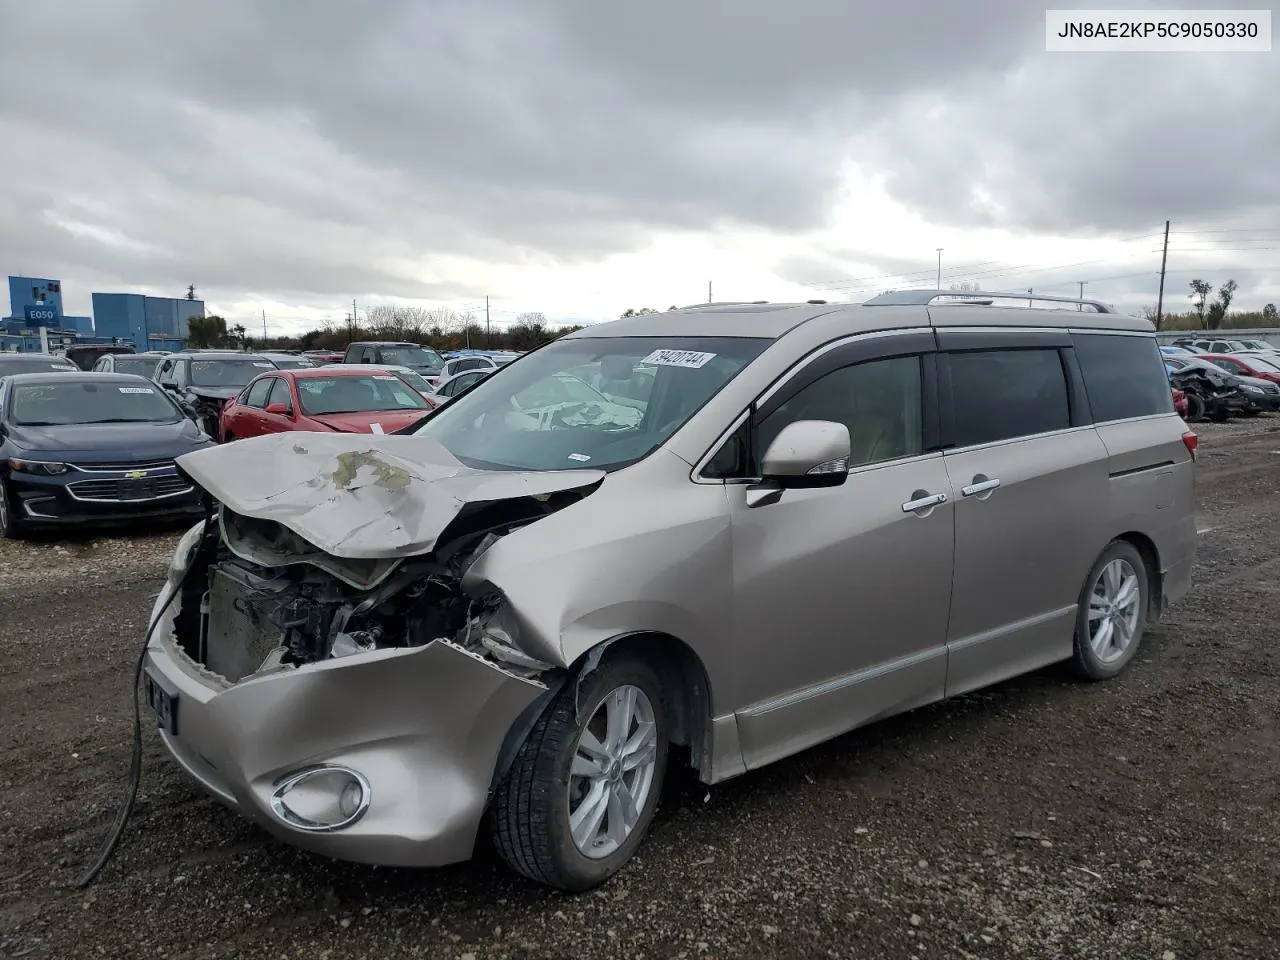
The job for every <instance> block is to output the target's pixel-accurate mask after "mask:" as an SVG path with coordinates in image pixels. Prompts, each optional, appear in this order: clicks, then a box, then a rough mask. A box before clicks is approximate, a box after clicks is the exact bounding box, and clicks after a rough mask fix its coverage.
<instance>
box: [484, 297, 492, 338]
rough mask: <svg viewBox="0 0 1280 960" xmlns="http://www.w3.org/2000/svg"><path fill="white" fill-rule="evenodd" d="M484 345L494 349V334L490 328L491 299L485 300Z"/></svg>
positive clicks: (486, 298)
mask: <svg viewBox="0 0 1280 960" xmlns="http://www.w3.org/2000/svg"><path fill="white" fill-rule="evenodd" d="M484 345H485V346H486V347H488V348H489V349H490V350H492V349H493V332H492V330H491V329H490V328H489V298H488V296H486V297H485V298H484Z"/></svg>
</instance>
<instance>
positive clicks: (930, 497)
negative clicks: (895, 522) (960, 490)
mask: <svg viewBox="0 0 1280 960" xmlns="http://www.w3.org/2000/svg"><path fill="white" fill-rule="evenodd" d="M917 493H923V491H917ZM946 502H947V495H946V494H945V493H930V494H926V495H925V496H923V497H917V498H916V499H915V500H908V501H907V502H906V503H904V504H903V505H902V512H903V513H915V512H916V511H917V510H928V509H929V508H930V507H936V506H939V505H941V504H944V503H946Z"/></svg>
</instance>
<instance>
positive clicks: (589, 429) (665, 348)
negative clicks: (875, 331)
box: [414, 337, 772, 470]
mask: <svg viewBox="0 0 1280 960" xmlns="http://www.w3.org/2000/svg"><path fill="white" fill-rule="evenodd" d="M771 342H772V341H770V340H766V339H759V338H747V337H599V338H595V337H592V338H582V339H568V340H557V341H556V342H554V343H551V344H549V345H548V346H546V347H543V348H542V349H540V350H538V351H537V352H535V353H531V354H529V355H527V356H525V357H524V358H523V359H522V360H521V363H520V365H519V366H504V367H502V368H501V369H500V370H498V371H496V372H494V373H492V374H490V375H489V376H487V377H485V379H484V380H483V381H482V382H480V383H479V384H477V385H476V386H475V387H474V388H473V389H472V390H471V391H470V392H469V393H467V394H466V395H465V396H462V397H459V398H458V399H456V400H453V401H452V402H450V403H448V404H445V405H444V406H441V407H440V408H439V411H438V412H437V413H436V414H435V415H433V416H432V417H430V418H429V419H428V420H427V421H426V422H425V423H424V424H423V425H422V427H421V428H420V429H419V430H416V431H414V432H415V433H420V434H422V435H423V436H428V437H431V439H433V440H435V441H437V442H438V443H441V444H443V445H444V446H445V447H446V448H447V449H448V450H449V452H450V453H452V454H453V455H454V456H455V457H457V458H458V459H459V460H461V461H462V462H463V463H465V464H466V465H468V466H471V467H477V468H481V469H490V470H574V469H578V468H581V467H594V468H598V469H602V470H613V469H618V468H619V467H623V466H626V465H628V464H631V463H634V462H636V461H637V460H640V459H642V458H644V457H645V456H647V455H648V454H649V453H651V452H652V451H653V450H655V449H657V448H658V447H659V446H661V445H662V444H663V443H665V442H666V441H667V439H668V438H670V437H671V435H672V434H674V433H675V432H676V430H677V429H679V428H680V427H681V426H682V425H683V424H684V422H685V421H686V420H688V419H689V418H690V417H691V416H693V414H694V413H696V412H697V411H698V410H699V409H701V407H702V406H703V404H705V403H706V402H707V401H708V400H709V399H710V398H711V397H712V396H713V395H714V394H716V393H718V392H719V391H720V390H721V389H722V388H723V387H724V385H725V384H726V383H728V382H729V381H730V380H731V379H732V378H733V377H734V376H736V375H737V373H738V372H739V371H740V370H741V369H742V368H743V367H745V366H746V365H747V364H748V363H750V362H751V361H752V360H754V359H755V358H756V357H757V356H758V355H759V354H760V353H761V352H762V351H763V350H764V349H765V347H767V346H768V345H769V343H771Z"/></svg>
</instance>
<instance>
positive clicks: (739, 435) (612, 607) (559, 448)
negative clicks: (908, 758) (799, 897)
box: [145, 291, 1196, 891]
mask: <svg viewBox="0 0 1280 960" xmlns="http://www.w3.org/2000/svg"><path fill="white" fill-rule="evenodd" d="M1006 296H1008V295H1004V294H979V295H973V294H967V295H965V296H963V297H961V298H957V297H956V296H955V295H954V294H948V293H947V292H944V291H907V292H902V293H896V294H889V295H885V296H882V297H878V298H876V299H874V300H871V301H869V302H867V303H865V304H860V305H859V304H823V303H808V304H798V305H797V304H729V305H704V306H699V307H695V308H687V309H683V310H676V311H671V312H667V313H662V314H657V315H647V316H641V317H635V318H629V319H624V320H620V321H616V322H612V323H605V324H600V325H598V326H592V327H588V328H586V329H583V330H580V331H578V332H576V333H573V334H570V335H568V336H565V337H562V338H560V339H558V340H556V341H554V342H552V343H550V344H548V345H546V346H544V347H542V348H540V349H538V350H536V351H534V352H532V353H530V354H528V355H527V356H525V357H524V358H523V359H522V361H521V362H520V363H517V364H513V365H511V366H508V367H505V368H503V369H500V370H497V371H496V372H494V373H492V374H491V375H490V376H489V377H488V378H486V379H485V380H484V381H483V382H482V383H480V384H478V385H477V386H476V387H474V388H473V389H472V390H470V391H468V392H467V393H465V394H464V395H462V396H460V397H459V398H457V399H456V400H454V401H453V402H451V403H449V404H447V405H444V406H442V407H440V408H439V409H438V410H436V411H435V412H433V413H432V414H430V415H428V416H427V417H426V418H425V419H424V421H422V422H421V423H420V424H417V425H414V427H412V428H408V429H407V431H406V432H405V433H404V434H403V435H387V436H363V435H361V436H355V435H345V434H332V435H330V434H305V435H304V434H297V433H291V434H285V435H279V436H271V437H264V438H259V439H256V440H254V441H251V442H246V443H244V444H234V445H231V446H230V447H225V448H217V449H211V450H208V451H201V452H196V453H192V454H189V455H187V456H184V457H183V458H181V459H180V460H179V464H180V466H181V467H182V469H183V470H184V471H185V472H186V473H187V474H189V475H190V476H191V477H192V478H194V479H195V481H196V482H198V483H199V484H200V485H201V486H202V487H204V489H205V490H206V491H207V492H208V493H209V494H211V496H212V498H213V499H214V501H215V502H216V506H215V507H214V508H213V509H214V510H215V513H213V514H211V515H210V518H209V520H208V521H207V522H206V523H204V524H201V525H198V526H196V527H195V528H193V529H192V530H191V531H190V532H188V534H187V535H186V536H185V537H184V538H183V540H182V542H181V544H180V545H179V547H178V550H177V553H176V555H175V556H174V558H173V562H172V566H171V569H170V573H169V577H168V581H167V583H166V584H165V586H164V588H163V589H162V591H161V594H160V596H159V597H158V598H157V600H156V605H155V608H154V611H153V613H152V618H151V623H152V633H151V635H150V638H149V649H148V652H147V657H146V663H145V677H146V690H147V698H148V701H149V702H150V704H151V705H152V708H153V709H154V711H155V714H156V717H157V722H158V724H159V726H160V732H161V737H162V739H163V741H164V743H165V745H166V746H167V747H168V749H169V751H170V752H171V753H172V755H173V757H174V758H175V759H176V760H177V762H178V763H179V764H181V765H182V766H183V767H184V768H185V769H186V770H187V772H188V773H189V774H190V775H191V776H192V777H194V778H195V779H196V780H198V781H199V782H200V783H201V784H203V786H204V787H205V789H207V790H208V791H209V792H210V793H212V794H213V795H214V796H216V797H218V798H219V799H221V800H222V801H223V802H224V803H225V804H226V805H227V806H229V807H231V808H233V809H235V810H238V811H239V812H241V813H242V814H243V815H244V816H246V817H249V818H251V819H252V820H254V821H256V822H257V823H259V824H261V825H262V826H263V827H265V828H266V829H268V830H270V831H271V832H273V833H274V834H276V835H278V836H280V837H283V838H284V839H286V840H288V841H289V842H292V843H295V844H297V845H299V846H301V847H305V848H307V849H310V850H314V851H317V852H319V853H323V854H326V855H329V856H332V857H337V858H343V859H350V860H357V861H363V862H368V863H376V864H387V865H419V866H421V865H437V864H444V863H450V862H454V861H458V860H463V859H466V858H468V857H470V856H471V854H472V851H473V847H474V845H475V843H476V840H477V836H478V833H479V831H480V830H482V829H486V830H488V832H489V833H490V834H491V836H492V838H493V840H494V842H495V845H496V847H497V850H498V852H499V853H500V855H501V856H502V857H503V858H504V859H505V860H506V862H507V863H508V864H510V865H511V866H512V867H513V868H515V869H516V870H518V871H519V872H521V873H523V874H525V875H526V876H528V877H531V878H533V879H535V880H537V881H540V882H542V883H545V884H549V885H551V886H554V887H558V888H561V889H565V890H574V891H581V890H586V889H589V888H591V887H593V886H595V885H597V884H600V883H602V882H603V881H605V880H606V879H607V878H608V877H610V876H611V875H612V874H614V873H615V872H616V871H617V870H618V869H619V868H621V867H622V866H623V864H624V863H626V861H627V860H628V859H629V858H630V857H631V856H632V854H633V853H634V852H635V850H636V848H637V846H638V845H639V844H640V843H641V840H642V838H643V837H644V834H645V832H646V829H647V828H648V826H649V823H650V821H651V819H652V817H653V816H654V811H655V808H656V806H657V803H658V798H659V795H660V792H661V787H662V781H663V776H664V774H665V772H666V768H667V759H668V748H669V747H671V746H672V745H680V746H685V747H688V748H689V755H690V757H691V761H692V764H693V766H694V767H695V768H696V769H697V773H698V775H699V776H700V777H701V779H702V780H703V781H705V782H706V783H708V784H713V783H719V782H720V781H723V780H726V779H728V778H730V777H735V776H737V775H739V774H742V773H744V772H746V771H748V770H754V769H757V768H759V767H762V766H765V765H766V764H769V763H771V762H773V761H774V760H778V759H780V758H782V757H785V756H788V755H789V754H793V753H795V752H797V751H799V750H803V749H805V748H806V747H809V746H811V745H813V744H816V743H819V742H821V741H823V740H826V739H828V738H831V737H834V736H836V735H838V734H841V733H844V732H845V731H848V730H851V729H853V728H855V727H858V726H860V725H863V724H866V723H870V722H872V721H874V720H877V719H879V718H882V717H886V716H889V715H891V714H895V713H899V712H901V711H904V710H909V709H912V708H914V707H919V706H922V705H924V704H928V703H932V702H934V701H938V700H941V699H943V698H945V697H951V696H955V695H957V694H963V693H965V692H968V691H971V690H975V689H978V688H980V687H984V686H986V685H988V684H992V683H997V682H999V681H1002V680H1005V679H1007V678H1009V677H1013V676H1015V675H1017V674H1021V673H1024V672H1027V671H1031V670H1035V669H1037V668H1040V667H1044V666H1046V665H1048V664H1053V663H1057V662H1059V661H1065V662H1068V663H1069V664H1070V665H1071V666H1073V667H1074V669H1075V671H1076V673H1077V674H1078V675H1079V676H1080V677H1082V678H1084V679H1087V680H1105V679H1108V678H1111V677H1113V676H1115V675H1116V674H1118V673H1120V672H1121V670H1123V669H1124V667H1125V666H1126V665H1127V664H1128V663H1129V662H1130V661H1131V660H1132V659H1133V657H1134V656H1135V655H1136V653H1137V651H1138V649H1139V644H1140V643H1141V641H1142V637H1143V632H1144V630H1145V628H1146V626H1147V624H1148V623H1149V622H1151V621H1153V620H1155V619H1156V618H1158V617H1159V616H1160V615H1161V614H1162V612H1163V611H1164V610H1165V609H1166V608H1167V607H1168V605H1169V604H1171V603H1174V602H1176V601H1177V600H1178V599H1179V598H1180V597H1182V596H1183V594H1184V593H1185V592H1186V591H1187V589H1188V586H1189V580H1190V575H1191V564H1192V556H1193V551H1194V547H1195V540H1196V530H1195V523H1194V519H1193V460H1194V454H1195V446H1196V438H1195V434H1193V433H1191V432H1190V431H1188V430H1187V429H1186V427H1185V425H1184V423H1183V422H1182V420H1181V419H1180V418H1179V417H1178V415H1177V414H1176V413H1175V412H1174V409H1173V404H1172V398H1171V396H1170V391H1169V385H1168V381H1167V379H1166V376H1165V372H1164V366H1163V364H1162V362H1161V354H1160V351H1159V348H1158V347H1157V344H1156V341H1155V339H1154V337H1153V328H1152V325H1151V324H1150V323H1148V322H1147V321H1145V320H1141V319H1136V318H1133V317H1129V316H1123V315H1120V314H1117V313H1115V312H1113V311H1112V310H1110V309H1109V308H1108V307H1107V306H1105V305H1103V304H1099V303H1095V302H1093V301H1075V300H1072V301H1066V302H1068V303H1069V304H1070V306H1071V308H1070V309H1061V308H1060V307H1058V308H1030V307H1027V308H1022V307H1009V308H1004V307H1000V306H997V305H996V301H997V298H1000V297H1006ZM1023 299H1024V300H1025V295H1023ZM1046 301H1047V302H1052V299H1051V298H1046ZM1082 306H1087V307H1088V308H1089V310H1088V311H1085V310H1083V309H1080V307H1082ZM588 380H591V381H594V382H595V383H597V384H599V385H600V387H599V389H597V388H595V387H590V386H588V385H587V382H586V381H588ZM634 383H641V384H643V390H640V389H631V388H630V387H629V386H628V385H629V384H632V385H634ZM575 384H578V385H580V386H575ZM615 390H616V391H617V392H616V393H611V392H610V391H615Z"/></svg>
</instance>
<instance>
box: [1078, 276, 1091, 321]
mask: <svg viewBox="0 0 1280 960" xmlns="http://www.w3.org/2000/svg"><path fill="white" fill-rule="evenodd" d="M1088 282H1089V281H1088V280H1077V281H1076V283H1078V284H1080V299H1081V300H1083V299H1084V285H1085V284H1086V283H1088ZM1083 312H1084V304H1083V303H1077V304H1076V313H1083Z"/></svg>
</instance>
